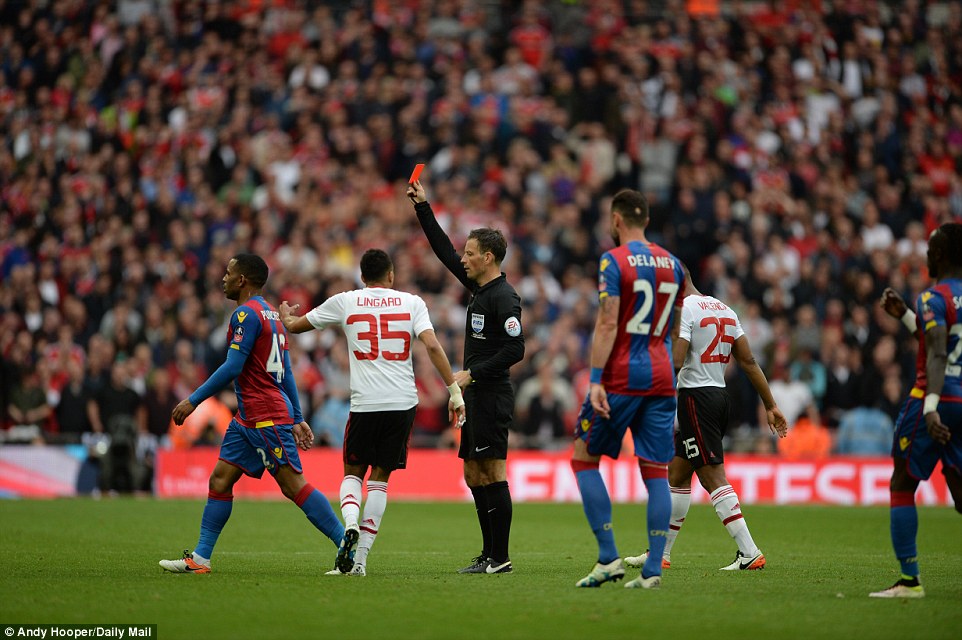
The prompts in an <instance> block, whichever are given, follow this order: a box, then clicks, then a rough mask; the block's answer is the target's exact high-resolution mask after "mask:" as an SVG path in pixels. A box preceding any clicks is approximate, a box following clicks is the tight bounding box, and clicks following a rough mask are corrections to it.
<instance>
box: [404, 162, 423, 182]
mask: <svg viewBox="0 0 962 640" xmlns="http://www.w3.org/2000/svg"><path fill="white" fill-rule="evenodd" d="M422 171H424V165H423V164H416V165H414V171H412V172H411V179H410V180H408V182H410V183H411V184H414V183H415V182H417V181H418V178H420V177H421V172H422Z"/></svg>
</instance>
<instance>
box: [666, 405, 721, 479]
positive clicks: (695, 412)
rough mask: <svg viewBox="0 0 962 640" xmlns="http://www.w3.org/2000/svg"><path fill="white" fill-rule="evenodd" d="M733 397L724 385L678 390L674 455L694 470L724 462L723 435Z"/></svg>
mask: <svg viewBox="0 0 962 640" xmlns="http://www.w3.org/2000/svg"><path fill="white" fill-rule="evenodd" d="M730 411H731V398H730V397H729V396H728V392H727V391H725V389H724V388H722V387H700V388H698V389H679V390H678V432H677V433H675V455H676V456H678V457H680V458H685V459H686V460H688V462H689V463H690V464H691V466H692V467H693V468H695V469H700V468H701V467H704V466H705V465H711V464H722V463H723V462H724V461H725V451H724V449H723V448H722V438H724V437H725V431H726V430H727V429H728V416H729V413H730Z"/></svg>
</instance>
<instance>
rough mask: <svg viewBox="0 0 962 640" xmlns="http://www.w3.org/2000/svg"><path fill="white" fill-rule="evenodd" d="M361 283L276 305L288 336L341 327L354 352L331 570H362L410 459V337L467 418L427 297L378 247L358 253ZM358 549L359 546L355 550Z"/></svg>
mask: <svg viewBox="0 0 962 640" xmlns="http://www.w3.org/2000/svg"><path fill="white" fill-rule="evenodd" d="M361 280H363V282H364V284H365V287H364V288H363V289H357V290H355V291H347V292H344V293H339V294H337V295H335V296H332V297H331V298H328V299H327V300H326V301H324V303H323V304H321V305H320V306H318V307H315V308H314V309H312V310H310V311H309V312H307V314H306V315H303V316H295V315H294V312H296V311H297V308H298V306H299V305H294V306H293V307H291V306H290V305H288V304H287V302H286V301H285V302H282V303H281V306H280V313H281V320H282V321H283V322H284V326H285V327H287V330H288V331H290V332H292V333H303V332H305V331H310V330H311V329H324V328H325V327H331V326H339V327H341V328H342V330H343V331H344V334H345V335H346V336H347V342H348V349H349V350H350V352H351V359H350V369H351V414H350V417H349V418H348V423H347V426H346V430H345V434H344V480H343V481H342V482H341V515H342V516H343V517H344V530H345V531H344V542H343V544H342V547H341V550H339V552H338V557H337V562H336V563H335V568H334V569H333V570H332V571H329V572H328V575H337V574H349V575H360V576H363V575H366V568H365V565H366V563H367V555H368V553H369V552H370V550H371V546H372V545H373V544H374V538H375V537H376V536H377V532H378V528H379V527H380V525H381V518H382V517H383V516H384V509H385V507H386V506H387V483H388V478H389V477H390V476H391V472H392V471H394V470H395V469H403V468H404V467H405V465H406V463H407V443H408V437H409V436H410V434H411V426H412V425H413V424H414V413H415V410H416V408H417V404H418V392H417V388H416V387H415V384H414V366H413V362H412V360H411V338H412V336H413V337H416V338H417V339H419V340H420V341H421V342H422V343H424V346H425V347H426V348H427V352H428V357H429V358H430V359H431V363H432V364H434V368H435V369H437V370H438V373H440V374H441V378H443V379H444V384H446V385H447V386H448V392H449V393H450V395H451V402H450V408H451V411H452V415H451V416H450V417H451V418H452V420H453V414H457V417H458V423H457V424H458V426H460V424H461V423H463V421H464V417H465V416H464V400H463V399H462V396H461V389H460V387H458V385H457V384H456V383H455V381H454V374H453V372H452V371H451V364H450V363H449V362H448V358H447V355H446V354H445V353H444V348H443V347H442V346H441V343H440V342H438V338H437V336H436V335H435V334H434V327H433V326H432V325H431V318H430V317H429V316H428V309H427V306H426V305H425V304H424V300H422V299H421V298H419V297H418V296H416V295H412V294H410V293H406V292H404V291H397V290H395V289H393V288H392V287H393V285H394V264H393V263H392V262H391V258H390V257H388V255H387V254H386V253H385V252H384V251H381V250H380V249H370V250H368V251H367V252H365V254H364V256H363V257H362V258H361ZM369 467H370V469H371V475H370V477H369V478H368V480H367V501H366V502H365V503H364V515H363V516H360V517H359V515H360V511H361V484H362V481H363V478H364V476H365V475H366V474H367V470H368V468H369ZM355 546H356V550H355Z"/></svg>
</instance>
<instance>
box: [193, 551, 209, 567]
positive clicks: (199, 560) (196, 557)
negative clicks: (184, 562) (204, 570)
mask: <svg viewBox="0 0 962 640" xmlns="http://www.w3.org/2000/svg"><path fill="white" fill-rule="evenodd" d="M190 556H191V558H193V559H194V562H196V563H197V564H202V565H204V566H205V567H209V566H210V558H205V557H204V556H202V555H200V554H199V553H197V552H196V551H194V552H192V553H191V554H190Z"/></svg>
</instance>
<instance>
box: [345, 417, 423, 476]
mask: <svg viewBox="0 0 962 640" xmlns="http://www.w3.org/2000/svg"><path fill="white" fill-rule="evenodd" d="M415 411H417V407H411V408H410V409H405V410H403V411H371V412H369V413H360V412H357V413H355V412H354V411H352V412H351V417H350V418H348V421H347V429H346V430H345V432H344V464H352V465H365V466H368V467H381V468H382V469H384V470H386V471H394V470H395V469H403V468H404V467H405V466H406V465H407V461H408V438H409V437H410V436H411V427H412V426H413V425H414V413H415Z"/></svg>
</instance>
